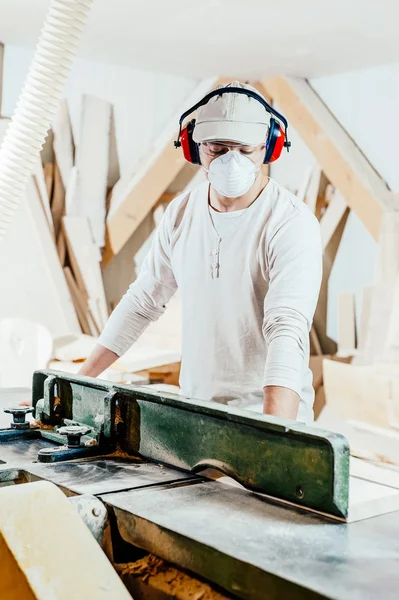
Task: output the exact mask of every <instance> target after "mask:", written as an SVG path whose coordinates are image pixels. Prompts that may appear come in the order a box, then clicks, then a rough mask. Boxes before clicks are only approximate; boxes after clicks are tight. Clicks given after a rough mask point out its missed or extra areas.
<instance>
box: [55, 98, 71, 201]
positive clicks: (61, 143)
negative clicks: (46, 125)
mask: <svg viewBox="0 0 399 600" xmlns="http://www.w3.org/2000/svg"><path fill="white" fill-rule="evenodd" d="M52 129H53V134H54V142H53V148H54V154H55V160H56V162H57V165H58V168H59V172H60V175H61V179H62V183H63V185H64V189H66V188H67V185H68V182H69V179H70V176H71V169H72V166H73V162H74V153H75V148H74V143H73V136H72V126H71V119H70V116H69V110H68V104H67V101H66V100H65V99H63V100H62V101H61V103H60V105H59V107H58V110H57V114H56V116H55V119H54V122H53V127H52Z"/></svg>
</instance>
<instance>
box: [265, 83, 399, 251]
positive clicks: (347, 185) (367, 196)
mask: <svg viewBox="0 0 399 600" xmlns="http://www.w3.org/2000/svg"><path fill="white" fill-rule="evenodd" d="M260 84H261V85H262V86H263V88H264V89H265V91H266V93H267V94H268V95H269V96H270V97H272V98H273V100H274V101H275V102H276V104H277V106H278V107H279V109H280V110H281V111H282V112H283V114H284V115H285V116H286V117H287V119H288V122H289V123H290V124H291V125H292V126H293V127H294V128H295V129H296V130H297V132H298V133H299V135H300V136H301V137H302V139H303V140H304V142H305V143H306V144H307V146H308V147H309V149H310V150H311V152H312V153H313V154H314V156H315V158H316V160H317V161H318V163H319V165H320V167H321V168H322V170H323V171H324V173H325V175H326V176H327V178H328V179H329V180H330V182H331V183H332V184H333V185H334V186H335V187H336V188H337V189H338V190H339V191H340V192H341V194H342V195H343V196H344V198H345V200H346V202H347V204H348V206H349V208H351V209H352V210H353V211H354V212H355V213H356V215H357V216H358V218H359V219H360V220H361V221H362V223H363V224H364V226H365V227H366V228H367V230H368V231H369V232H370V234H371V235H372V236H373V238H374V239H375V240H376V241H377V240H378V236H379V231H380V225H381V218H382V214H383V213H384V212H385V211H393V210H394V209H395V204H396V206H397V205H398V202H397V201H395V198H394V195H393V193H392V192H391V191H390V190H389V188H388V186H387V185H386V183H385V182H384V180H383V179H382V178H381V177H380V175H378V173H377V172H376V171H375V170H374V168H373V167H372V165H371V164H370V163H369V162H368V160H367V159H366V157H365V156H364V154H362V152H361V151H360V150H359V148H358V147H357V146H356V144H355V142H354V141H353V140H352V138H351V137H350V136H349V134H348V133H347V132H346V131H345V130H344V129H343V127H342V126H341V125H340V123H339V122H338V121H337V119H336V118H335V117H334V116H333V114H332V113H331V112H330V111H329V109H328V108H327V106H326V105H325V104H324V102H323V101H322V100H321V98H320V97H319V96H318V95H317V94H316V92H315V91H314V90H313V89H312V87H311V86H310V85H309V83H308V82H307V81H306V80H304V79H293V78H282V77H278V78H274V79H267V80H264V81H262V82H260Z"/></svg>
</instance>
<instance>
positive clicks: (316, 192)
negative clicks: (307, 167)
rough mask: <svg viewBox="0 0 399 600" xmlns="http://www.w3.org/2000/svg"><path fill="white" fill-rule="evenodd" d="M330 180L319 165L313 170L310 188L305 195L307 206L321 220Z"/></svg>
mask: <svg viewBox="0 0 399 600" xmlns="http://www.w3.org/2000/svg"><path fill="white" fill-rule="evenodd" d="M327 185H328V179H327V177H326V176H325V175H324V173H323V171H322V170H321V169H320V167H319V166H318V165H316V167H315V168H314V170H313V173H312V176H311V178H310V181H309V186H308V189H307V191H306V195H305V204H307V205H308V206H309V208H310V210H311V211H312V213H314V214H315V215H316V217H317V218H318V219H319V220H320V218H321V215H322V212H323V210H324V209H325V207H326V197H325V194H326V189H327Z"/></svg>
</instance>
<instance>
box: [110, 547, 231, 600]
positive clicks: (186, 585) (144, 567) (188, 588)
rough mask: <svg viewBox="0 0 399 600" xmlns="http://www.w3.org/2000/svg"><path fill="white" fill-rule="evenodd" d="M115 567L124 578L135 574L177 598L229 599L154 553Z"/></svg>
mask: <svg viewBox="0 0 399 600" xmlns="http://www.w3.org/2000/svg"><path fill="white" fill-rule="evenodd" d="M115 567H116V569H117V571H118V573H119V575H120V576H121V577H122V578H123V576H126V575H133V576H135V577H137V578H138V579H140V580H141V581H143V582H146V583H147V584H148V585H150V586H151V587H152V588H153V589H157V590H159V591H162V592H164V593H165V594H168V595H171V596H173V598H175V599H176V600H227V599H228V596H224V595H222V594H220V593H219V592H216V591H215V590H213V589H212V588H211V587H210V586H209V585H208V584H207V583H203V582H202V581H199V580H198V579H194V578H193V577H190V575H187V574H186V573H183V572H182V571H179V570H178V569H175V568H174V567H172V566H171V565H169V564H168V563H166V562H165V561H163V560H162V559H160V558H158V557H156V556H154V555H153V554H149V555H147V556H145V557H144V558H141V559H140V560H138V561H136V562H134V563H127V564H120V565H115Z"/></svg>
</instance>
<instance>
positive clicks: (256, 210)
mask: <svg viewBox="0 0 399 600" xmlns="http://www.w3.org/2000/svg"><path fill="white" fill-rule="evenodd" d="M229 86H232V87H240V88H242V89H244V90H252V91H254V92H256V90H254V88H252V87H251V86H248V85H244V84H240V83H238V82H232V83H231V84H229ZM269 125H270V112H268V111H267V110H265V108H264V106H263V105H262V104H261V102H260V101H259V100H257V99H256V98H254V97H248V96H247V95H245V94H241V93H221V94H219V95H216V96H214V97H212V98H211V99H210V100H209V101H208V102H207V103H206V104H205V105H203V106H201V107H199V108H198V110H197V119H196V122H195V128H194V131H193V141H194V142H195V145H196V146H195V147H196V149H197V151H198V152H199V160H200V162H201V165H202V168H203V169H204V172H205V174H206V178H207V181H206V182H205V183H204V184H202V185H200V186H199V187H198V188H196V189H195V190H193V191H191V192H190V193H184V194H182V195H180V196H179V197H177V198H176V199H175V200H173V202H171V204H170V205H169V206H168V208H167V210H166V212H165V215H164V217H163V219H162V222H161V224H160V226H159V228H158V230H157V232H156V234H155V238H154V241H153V244H152V248H151V250H150V252H149V254H148V256H147V258H146V261H145V263H144V265H143V268H142V270H141V272H140V274H139V276H138V278H137V280H136V281H135V282H134V283H133V284H132V285H131V286H130V288H129V290H128V292H127V293H126V294H125V296H124V297H123V299H122V300H121V302H120V303H119V305H118V306H117V307H116V309H115V310H114V312H113V314H112V315H111V317H110V319H109V321H108V323H107V325H106V327H105V330H104V331H103V333H102V334H101V336H100V338H99V343H98V345H97V346H96V348H95V349H94V351H93V353H92V355H91V356H90V357H89V358H88V360H87V361H86V363H85V364H84V366H83V368H82V370H81V374H83V375H90V376H97V375H99V374H100V373H101V372H102V371H103V370H104V369H106V368H107V367H109V366H110V365H111V364H112V363H113V362H114V361H115V360H116V359H117V358H118V357H119V356H121V355H122V354H123V353H124V352H126V351H127V350H128V348H129V347H130V346H131V345H132V343H134V342H135V341H136V340H137V339H138V337H139V336H140V335H141V333H142V332H143V331H144V329H145V328H146V327H147V325H149V323H150V322H151V321H155V320H156V319H158V317H159V316H160V315H161V314H162V313H163V312H164V310H165V306H166V304H167V302H168V301H169V300H170V298H171V297H172V296H173V294H174V293H175V291H176V290H177V288H179V291H180V296H181V303H182V336H183V337H182V369H181V377H180V385H181V390H182V393H183V394H184V395H186V396H189V397H192V398H194V399H200V400H213V401H216V402H220V403H223V404H229V405H232V406H238V407H242V408H250V409H253V410H259V408H258V407H259V406H261V407H262V408H263V412H264V413H267V414H270V415H276V416H279V417H284V418H287V419H299V420H301V421H304V422H311V421H312V419H313V410H312V406H313V400H314V394H313V389H312V375H311V371H310V370H309V367H308V363H309V330H310V327H311V323H312V319H313V313H314V310H315V307H316V302H317V298H318V293H319V288H320V282H321V262H322V261H321V256H322V253H321V243H320V233H319V225H318V222H317V220H316V218H315V217H314V215H313V214H312V213H311V212H310V211H309V209H308V208H307V207H306V206H305V205H304V204H303V203H302V202H301V201H300V200H298V199H297V198H296V197H295V196H293V195H292V194H291V193H290V192H288V191H287V190H285V189H284V188H282V187H281V186H279V185H278V184H277V183H276V182H275V181H273V180H272V179H269V178H268V177H266V176H265V175H264V174H263V173H262V171H261V166H262V164H263V162H264V158H265V152H266V150H267V149H266V148H265V142H266V139H267V137H268V131H269Z"/></svg>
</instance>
